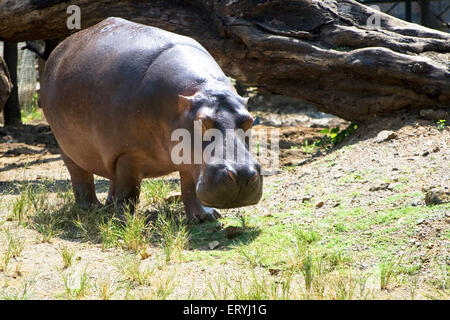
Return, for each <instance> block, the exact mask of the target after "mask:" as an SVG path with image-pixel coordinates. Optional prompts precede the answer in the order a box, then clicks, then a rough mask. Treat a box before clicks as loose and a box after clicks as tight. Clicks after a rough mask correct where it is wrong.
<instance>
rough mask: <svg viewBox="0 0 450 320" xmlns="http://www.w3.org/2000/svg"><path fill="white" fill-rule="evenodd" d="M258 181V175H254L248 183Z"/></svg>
mask: <svg viewBox="0 0 450 320" xmlns="http://www.w3.org/2000/svg"><path fill="white" fill-rule="evenodd" d="M256 180H258V173H256V172H255V173H254V174H253V176H252V177H251V178H250V180H249V183H250V184H254V183H255V182H256Z"/></svg>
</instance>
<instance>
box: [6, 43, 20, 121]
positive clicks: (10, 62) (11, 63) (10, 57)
mask: <svg viewBox="0 0 450 320" xmlns="http://www.w3.org/2000/svg"><path fill="white" fill-rule="evenodd" d="M3 52H4V54H3V55H4V57H5V62H6V66H7V67H8V71H9V76H10V78H11V84H12V89H11V94H10V95H9V98H8V100H7V101H6V104H5V107H4V110H3V117H4V124H5V127H6V126H18V125H21V124H22V119H21V115H20V106H19V90H18V85H17V43H16V42H8V41H7V42H5V43H4V47H3Z"/></svg>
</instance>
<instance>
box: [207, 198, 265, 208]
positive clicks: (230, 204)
mask: <svg viewBox="0 0 450 320" xmlns="http://www.w3.org/2000/svg"><path fill="white" fill-rule="evenodd" d="M200 202H201V203H202V204H203V205H204V206H206V207H209V208H216V209H233V208H241V207H246V206H251V205H255V204H257V203H258V202H259V199H257V200H255V201H253V202H239V201H235V202H224V203H209V202H205V201H201V200H200Z"/></svg>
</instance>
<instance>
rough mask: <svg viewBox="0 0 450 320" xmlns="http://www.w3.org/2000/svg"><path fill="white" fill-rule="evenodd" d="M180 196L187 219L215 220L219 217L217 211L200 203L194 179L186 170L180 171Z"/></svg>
mask: <svg viewBox="0 0 450 320" xmlns="http://www.w3.org/2000/svg"><path fill="white" fill-rule="evenodd" d="M180 181H181V198H182V199H183V204H184V208H185V211H186V215H187V218H188V220H191V221H194V222H197V221H200V222H203V221H215V220H217V218H220V214H219V212H218V211H217V210H216V209H214V208H209V207H206V206H204V205H202V204H201V203H200V200H198V198H197V196H196V194H195V181H194V179H193V178H192V175H191V174H190V173H188V172H180Z"/></svg>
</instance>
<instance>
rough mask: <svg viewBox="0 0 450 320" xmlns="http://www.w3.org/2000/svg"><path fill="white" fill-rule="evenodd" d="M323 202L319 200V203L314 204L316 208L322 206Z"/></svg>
mask: <svg viewBox="0 0 450 320" xmlns="http://www.w3.org/2000/svg"><path fill="white" fill-rule="evenodd" d="M324 204H325V203H324V202H323V201H320V202H319V203H317V204H316V208H322V207H323V205H324Z"/></svg>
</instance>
